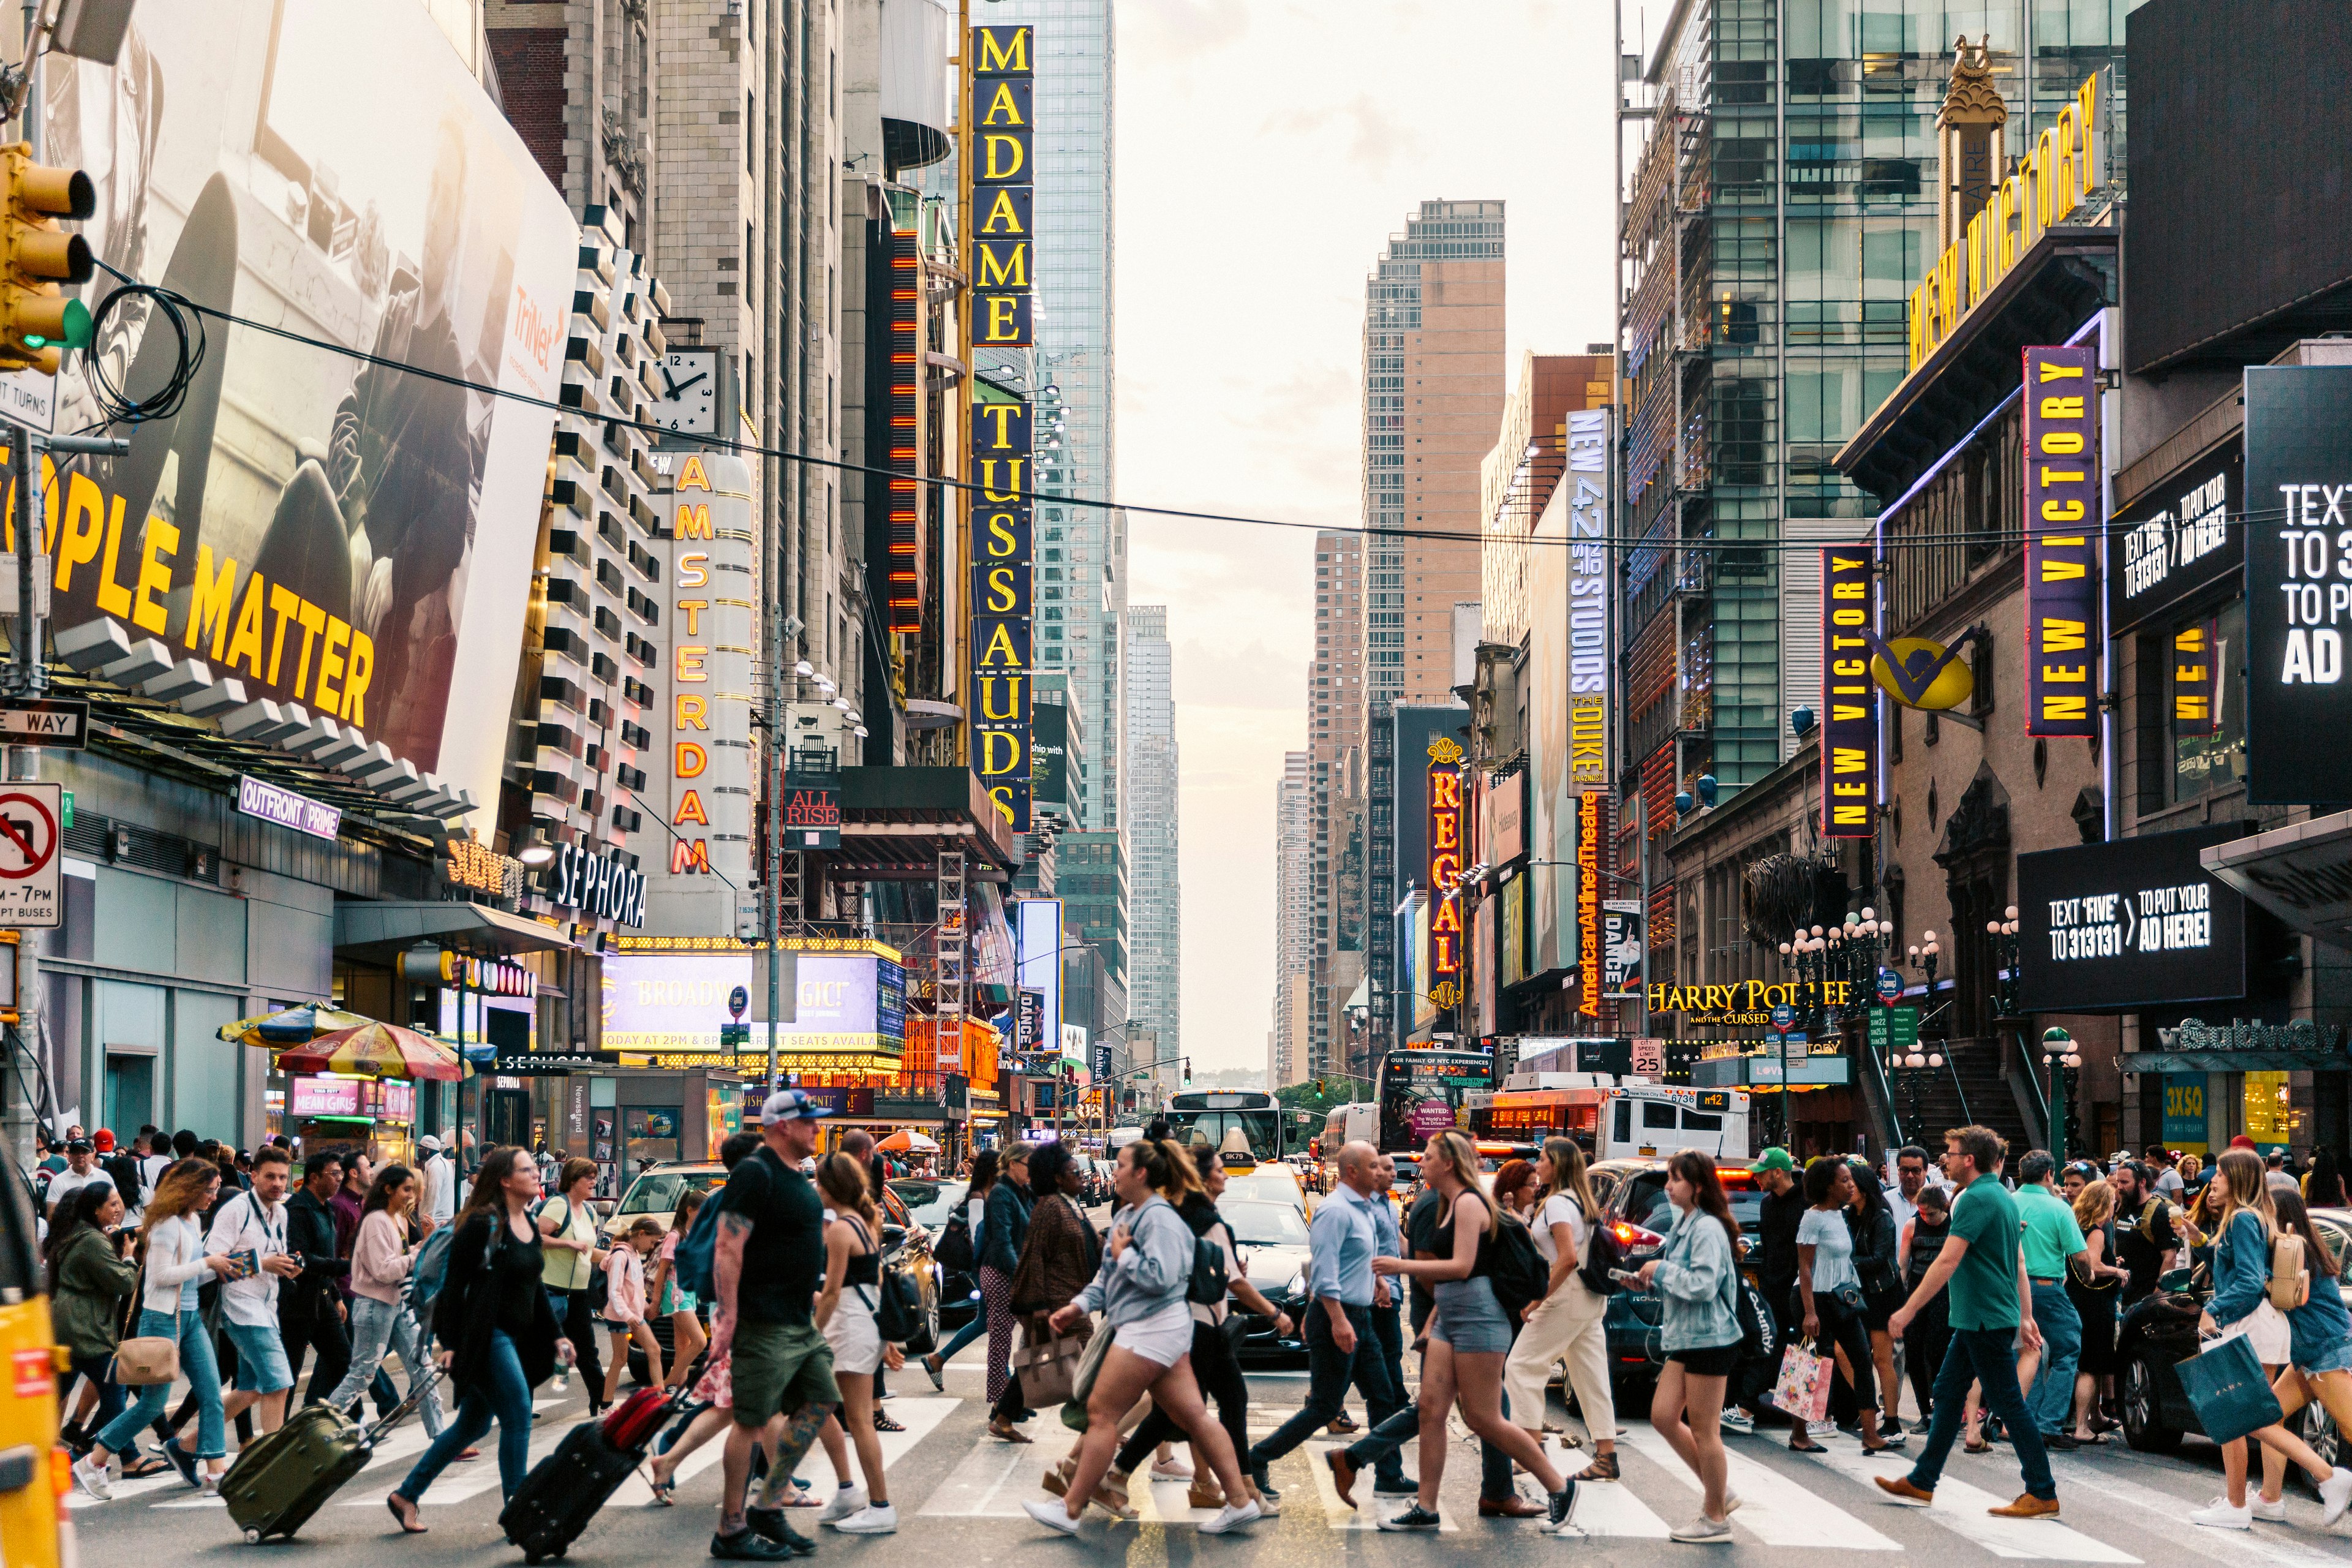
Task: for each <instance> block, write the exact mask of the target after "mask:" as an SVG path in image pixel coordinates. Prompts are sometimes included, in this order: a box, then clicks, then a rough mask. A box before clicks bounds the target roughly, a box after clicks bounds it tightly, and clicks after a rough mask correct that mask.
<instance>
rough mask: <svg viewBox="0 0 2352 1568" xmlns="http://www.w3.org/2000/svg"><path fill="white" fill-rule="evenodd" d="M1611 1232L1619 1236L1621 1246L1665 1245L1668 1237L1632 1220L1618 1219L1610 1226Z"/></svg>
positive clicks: (1614, 1235) (1618, 1241)
mask: <svg viewBox="0 0 2352 1568" xmlns="http://www.w3.org/2000/svg"><path fill="white" fill-rule="evenodd" d="M1609 1234H1610V1235H1612V1236H1613V1237H1616V1238H1617V1245H1618V1246H1620V1247H1663V1246H1664V1245H1665V1240H1666V1238H1665V1237H1663V1236H1660V1235H1659V1234H1658V1233H1657V1232H1656V1231H1654V1230H1644V1229H1643V1227H1642V1226H1638V1225H1635V1224H1633V1222H1632V1221H1631V1220H1622V1219H1621V1220H1617V1221H1615V1222H1613V1223H1612V1224H1611V1226H1609Z"/></svg>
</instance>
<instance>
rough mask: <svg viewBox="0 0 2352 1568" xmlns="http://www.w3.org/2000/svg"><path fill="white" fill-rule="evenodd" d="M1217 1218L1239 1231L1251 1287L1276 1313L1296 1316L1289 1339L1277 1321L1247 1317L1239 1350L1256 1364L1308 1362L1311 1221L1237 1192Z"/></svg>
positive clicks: (1290, 1208)
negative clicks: (1278, 1330)
mask: <svg viewBox="0 0 2352 1568" xmlns="http://www.w3.org/2000/svg"><path fill="white" fill-rule="evenodd" d="M1217 1212H1218V1213H1220V1214H1222V1215H1224V1216H1225V1223H1227V1224H1228V1225H1230V1226H1233V1227H1234V1248H1235V1250H1236V1251H1237V1252H1239V1253H1240V1255H1241V1260H1242V1266H1243V1268H1244V1269H1245V1270H1246V1271H1247V1272H1248V1275H1249V1281H1250V1283H1251V1284H1253V1285H1255V1286H1256V1287H1257V1288H1258V1289H1259V1290H1260V1291H1261V1292H1262V1293H1263V1294H1264V1295H1265V1299H1266V1300H1269V1301H1271V1302H1273V1303H1274V1304H1275V1305H1276V1307H1279V1308H1281V1309H1282V1310H1284V1311H1286V1312H1287V1313H1289V1314H1290V1333H1289V1334H1288V1336H1287V1337H1285V1336H1282V1335H1278V1334H1276V1332H1275V1331H1274V1320H1273V1319H1271V1318H1262V1317H1259V1316H1258V1315H1257V1314H1256V1313H1255V1312H1244V1313H1242V1314H1241V1320H1242V1325H1243V1327H1242V1341H1241V1343H1240V1345H1239V1346H1237V1347H1236V1349H1237V1351H1238V1352H1239V1353H1240V1355H1241V1356H1242V1357H1243V1358H1244V1359H1245V1360H1250V1361H1275V1360H1279V1361H1292V1360H1300V1359H1304V1357H1305V1356H1306V1354H1307V1342H1306V1340H1305V1339H1304V1338H1303V1337H1302V1336H1303V1335H1304V1334H1305V1333H1306V1326H1307V1316H1306V1314H1307V1219H1306V1216H1305V1215H1303V1214H1301V1213H1300V1212H1299V1210H1298V1209H1297V1207H1296V1206H1295V1205H1291V1204H1289V1203H1287V1202H1279V1201H1272V1202H1270V1201H1266V1200H1264V1199H1252V1198H1240V1199H1237V1198H1235V1197H1234V1194H1233V1188H1232V1187H1230V1186H1228V1187H1227V1188H1226V1189H1225V1196H1224V1197H1223V1200H1222V1201H1220V1202H1219V1203H1218V1205H1217Z"/></svg>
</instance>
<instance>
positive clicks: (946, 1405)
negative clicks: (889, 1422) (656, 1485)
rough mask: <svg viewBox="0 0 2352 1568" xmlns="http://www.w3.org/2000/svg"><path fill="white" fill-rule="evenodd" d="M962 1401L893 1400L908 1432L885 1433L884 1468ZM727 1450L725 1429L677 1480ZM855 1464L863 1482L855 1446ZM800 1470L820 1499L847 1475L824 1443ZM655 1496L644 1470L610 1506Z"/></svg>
mask: <svg viewBox="0 0 2352 1568" xmlns="http://www.w3.org/2000/svg"><path fill="white" fill-rule="evenodd" d="M962 1403H963V1401H962V1400H961V1399H957V1398H954V1397H951V1396H950V1397H937V1396H934V1397H930V1398H925V1399H915V1398H911V1397H906V1396H901V1397H900V1398H898V1399H894V1400H892V1401H891V1402H890V1404H889V1405H888V1406H887V1408H888V1410H889V1412H890V1415H891V1418H892V1419H893V1420H895V1421H897V1422H898V1424H899V1425H900V1426H904V1427H906V1430H905V1431H904V1432H885V1433H882V1434H881V1435H880V1436H881V1438H882V1468H884V1470H886V1471H887V1470H888V1469H889V1468H890V1467H891V1466H893V1465H895V1464H897V1463H898V1461H899V1460H900V1459H903V1458H906V1457H907V1455H908V1453H910V1452H912V1451H913V1449H914V1447H915V1445H916V1444H918V1443H919V1442H921V1441H922V1440H923V1439H924V1438H926V1437H928V1436H930V1435H931V1433H932V1432H933V1430H935V1429H936V1428H937V1427H938V1426H939V1424H940V1422H941V1421H944V1420H946V1419H947V1415H948V1412H950V1411H951V1410H953V1409H954V1408H955V1407H956V1406H957V1405H961V1404H962ZM726 1452H727V1435H726V1434H725V1433H724V1432H721V1433H720V1434H719V1436H716V1437H713V1438H712V1439H711V1440H710V1441H709V1442H708V1443H705V1444H704V1445H703V1446H702V1447H699V1448H698V1449H696V1450H695V1451H694V1452H693V1453H691V1454H688V1456H687V1457H686V1462H685V1463H683V1464H681V1465H679V1466H678V1468H677V1479H678V1481H679V1484H680V1486H681V1487H683V1485H684V1483H685V1482H687V1481H688V1480H691V1479H694V1478H695V1477H696V1476H698V1475H700V1474H701V1473H702V1472H703V1471H704V1470H707V1469H709V1468H710V1467H711V1466H712V1465H713V1464H716V1463H717V1462H718V1461H719V1458H722V1457H723V1456H724V1455H725V1454H726ZM849 1467H850V1468H851V1470H853V1471H855V1472H856V1474H855V1475H854V1476H853V1477H852V1478H851V1479H853V1480H854V1481H856V1483H857V1484H858V1485H860V1486H863V1485H864V1484H865V1481H866V1476H865V1472H863V1471H862V1470H858V1469H857V1450H856V1447H855V1446H854V1445H853V1446H852V1447H851V1449H850V1458H849ZM799 1473H800V1474H801V1476H802V1477H803V1479H806V1480H807V1482H808V1483H809V1490H810V1491H811V1492H812V1493H814V1495H815V1496H817V1497H820V1498H829V1497H831V1496H832V1495H833V1493H834V1489H835V1488H836V1487H838V1486H839V1485H840V1484H841V1478H840V1477H839V1476H837V1475H835V1473H834V1468H833V1460H832V1459H831V1458H828V1457H826V1454H825V1451H824V1444H822V1443H819V1444H816V1445H814V1446H813V1447H811V1448H810V1449H809V1451H808V1458H806V1459H805V1460H803V1462H802V1463H801V1465H800V1466H799ZM653 1500H654V1489H653V1488H652V1487H651V1486H649V1485H647V1484H646V1478H645V1471H644V1469H643V1468H639V1469H638V1470H637V1471H636V1472H635V1474H633V1475H631V1476H630V1477H629V1479H627V1480H625V1481H623V1482H622V1483H621V1487H620V1489H619V1490H618V1491H616V1492H614V1494H613V1498H612V1500H611V1501H610V1502H608V1503H606V1504H605V1505H604V1506H605V1507H606V1508H644V1507H646V1506H648V1505H650V1504H651V1503H652V1502H653Z"/></svg>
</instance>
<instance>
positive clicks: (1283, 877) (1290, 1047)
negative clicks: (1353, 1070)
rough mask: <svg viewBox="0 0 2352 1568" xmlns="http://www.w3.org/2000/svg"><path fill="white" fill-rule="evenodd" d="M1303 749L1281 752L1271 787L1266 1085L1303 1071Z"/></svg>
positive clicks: (1308, 911) (1310, 822)
mask: <svg viewBox="0 0 2352 1568" xmlns="http://www.w3.org/2000/svg"><path fill="white" fill-rule="evenodd" d="M1309 766H1310V764H1309V761H1308V753H1307V752H1285V753H1284V754H1283V759H1282V779H1281V782H1280V783H1278V784H1276V785H1275V786H1274V1030H1273V1033H1272V1034H1270V1035H1269V1036H1268V1037H1267V1043H1268V1051H1267V1057H1266V1075H1267V1085H1266V1087H1267V1089H1268V1090H1269V1091H1271V1090H1274V1089H1281V1088H1283V1087H1284V1086H1285V1085H1286V1084H1293V1083H1297V1081H1298V1080H1299V1079H1303V1078H1305V1077H1307V1059H1308V1052H1307V1050H1305V1049H1301V1048H1300V1047H1301V1046H1302V1045H1303V1044H1304V1043H1305V1042H1306V1041H1307V1015H1308V1014H1309V1012H1310V1011H1311V1010H1312V1009H1313V1005H1314V995H1313V985H1314V981H1315V942H1316V934H1317V932H1316V925H1315V887H1314V868H1315V849H1314V836H1313V827H1314V820H1315V817H1314V798H1313V793H1312V785H1311V783H1310V773H1309Z"/></svg>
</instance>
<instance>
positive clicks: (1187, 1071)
mask: <svg viewBox="0 0 2352 1568" xmlns="http://www.w3.org/2000/svg"><path fill="white" fill-rule="evenodd" d="M1184 1081H1185V1082H1186V1083H1190V1082H1192V1058H1191V1057H1186V1058H1184Z"/></svg>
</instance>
